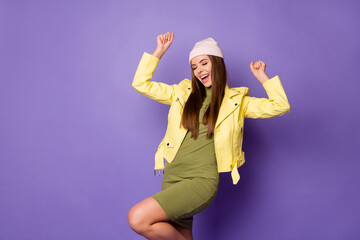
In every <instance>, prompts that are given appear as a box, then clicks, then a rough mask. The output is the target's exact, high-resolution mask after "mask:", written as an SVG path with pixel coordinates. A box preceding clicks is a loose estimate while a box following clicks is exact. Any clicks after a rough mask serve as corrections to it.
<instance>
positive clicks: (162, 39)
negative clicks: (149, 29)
mask: <svg viewBox="0 0 360 240" xmlns="http://www.w3.org/2000/svg"><path fill="white" fill-rule="evenodd" d="M158 37H159V38H160V42H161V43H162V44H166V43H167V42H172V40H173V39H174V32H171V34H170V32H167V33H164V34H160V35H159V36H158Z"/></svg>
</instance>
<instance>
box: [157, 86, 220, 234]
mask: <svg viewBox="0 0 360 240" xmlns="http://www.w3.org/2000/svg"><path fill="white" fill-rule="evenodd" d="M210 100H211V87H209V88H206V98H205V100H204V102H203V105H202V108H201V110H200V114H199V136H198V138H197V139H196V140H194V139H193V138H191V132H190V131H187V133H186V135H185V138H184V140H183V142H182V143H181V146H180V148H179V150H178V152H177V154H176V156H175V158H174V160H173V161H172V162H171V163H168V162H167V161H166V163H165V169H164V177H163V182H162V191H161V192H158V193H156V194H154V195H152V197H153V198H154V199H155V200H156V201H157V202H158V203H159V204H160V206H161V207H162V208H163V209H164V211H165V213H166V214H167V216H168V217H169V218H170V220H172V221H173V222H175V223H177V224H179V225H180V226H182V227H186V228H189V229H192V224H193V216H194V215H195V214H197V213H200V212H202V211H204V210H205V209H206V208H207V207H208V206H210V204H211V203H212V202H213V200H214V199H215V196H216V194H217V192H218V187H219V173H218V171H217V163H216V155H215V147H214V137H212V138H210V139H207V138H206V134H207V126H206V125H204V124H203V123H202V118H203V116H204V113H205V111H206V109H207V107H208V106H209V104H210Z"/></svg>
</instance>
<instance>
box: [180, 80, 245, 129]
mask: <svg viewBox="0 0 360 240" xmlns="http://www.w3.org/2000/svg"><path fill="white" fill-rule="evenodd" d="M186 80H187V81H186V84H185V88H186V90H187V91H186V96H185V99H184V100H186V99H187V98H188V97H189V95H190V93H191V80H189V79H186ZM248 93H249V89H248V88H247V87H239V88H229V86H228V85H227V84H226V85H225V92H224V98H223V101H222V103H221V108H220V112H219V115H218V118H217V121H216V123H215V128H217V127H218V126H219V124H220V123H221V122H222V121H224V119H225V118H226V117H227V116H229V114H231V113H232V112H233V111H234V110H235V109H236V108H238V107H240V105H241V102H242V98H243V97H244V96H245V95H248Z"/></svg>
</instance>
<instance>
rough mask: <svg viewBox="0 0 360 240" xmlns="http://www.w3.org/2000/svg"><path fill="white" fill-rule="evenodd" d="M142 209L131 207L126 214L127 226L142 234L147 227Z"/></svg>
mask: <svg viewBox="0 0 360 240" xmlns="http://www.w3.org/2000/svg"><path fill="white" fill-rule="evenodd" d="M144 216H145V214H144V211H143V210H142V209H141V208H140V207H136V206H134V207H132V208H131V209H130V210H129V212H128V215H127V219H128V223H129V226H130V227H131V229H132V230H134V231H135V232H137V233H138V234H144V233H145V232H146V231H147V229H148V224H146V219H145V217H144Z"/></svg>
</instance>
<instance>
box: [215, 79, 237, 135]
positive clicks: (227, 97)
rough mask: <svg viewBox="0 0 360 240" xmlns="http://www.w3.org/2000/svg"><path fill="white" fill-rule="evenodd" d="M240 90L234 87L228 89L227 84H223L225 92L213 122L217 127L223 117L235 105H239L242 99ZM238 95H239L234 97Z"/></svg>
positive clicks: (228, 113) (234, 107)
mask: <svg viewBox="0 0 360 240" xmlns="http://www.w3.org/2000/svg"><path fill="white" fill-rule="evenodd" d="M241 93H242V91H237V90H235V89H230V88H229V86H228V85H227V84H226V85H225V94H224V98H223V101H222V104H221V107H220V112H219V115H218V118H217V121H216V124H215V128H217V127H218V126H219V125H220V123H221V122H222V121H224V119H225V118H226V117H227V116H229V115H230V114H231V113H232V112H233V111H234V110H235V109H236V108H237V107H240V104H241V99H242V96H243V95H242V94H241ZM236 95H239V97H235V96H236Z"/></svg>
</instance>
